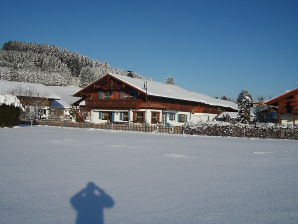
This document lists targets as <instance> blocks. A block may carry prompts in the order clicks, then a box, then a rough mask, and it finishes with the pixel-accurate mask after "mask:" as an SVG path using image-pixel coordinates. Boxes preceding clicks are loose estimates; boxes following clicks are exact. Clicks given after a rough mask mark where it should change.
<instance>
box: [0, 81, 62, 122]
mask: <svg viewBox="0 0 298 224" xmlns="http://www.w3.org/2000/svg"><path fill="white" fill-rule="evenodd" d="M0 94H10V95H14V96H16V97H17V98H18V99H19V100H20V102H21V103H22V105H23V106H24V109H25V114H26V116H29V117H34V118H47V117H49V116H50V106H51V103H52V102H53V101H55V100H59V99H60V97H59V96H58V95H57V94H56V93H54V92H53V91H51V90H50V89H49V88H47V87H46V86H45V85H42V84H37V83H26V82H14V81H6V80H0Z"/></svg>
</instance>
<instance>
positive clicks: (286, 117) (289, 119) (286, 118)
mask: <svg viewBox="0 0 298 224" xmlns="http://www.w3.org/2000/svg"><path fill="white" fill-rule="evenodd" d="M280 122H281V123H282V124H294V120H293V114H281V115H280ZM297 123H298V115H296V116H295V124H297Z"/></svg>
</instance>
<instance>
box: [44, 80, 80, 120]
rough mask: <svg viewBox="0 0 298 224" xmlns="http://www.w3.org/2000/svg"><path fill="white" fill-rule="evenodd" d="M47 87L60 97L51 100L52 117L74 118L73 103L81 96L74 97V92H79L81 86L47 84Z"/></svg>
mask: <svg viewBox="0 0 298 224" xmlns="http://www.w3.org/2000/svg"><path fill="white" fill-rule="evenodd" d="M47 88H48V89H50V90H51V91H53V92H54V93H56V94H57V95H58V96H59V97H60V99H57V100H54V101H52V102H51V105H50V107H51V117H53V118H64V119H65V118H67V119H74V115H73V114H71V112H72V111H71V109H72V107H73V103H75V102H76V101H78V100H79V99H80V98H79V97H74V96H72V94H73V93H75V92H78V91H79V90H80V89H81V88H80V87H78V86H47Z"/></svg>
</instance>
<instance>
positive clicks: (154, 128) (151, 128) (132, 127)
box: [21, 120, 183, 134]
mask: <svg viewBox="0 0 298 224" xmlns="http://www.w3.org/2000/svg"><path fill="white" fill-rule="evenodd" d="M21 124H29V125H47V126H55V127H71V128H95V129H108V130H121V131H140V132H156V133H169V134H182V133H183V129H182V127H179V126H175V127H174V126H172V127H166V126H163V125H142V124H129V125H128V124H115V123H104V124H94V123H89V122H84V123H78V122H69V121H66V120H65V121H51V120H34V121H29V120H22V121H21Z"/></svg>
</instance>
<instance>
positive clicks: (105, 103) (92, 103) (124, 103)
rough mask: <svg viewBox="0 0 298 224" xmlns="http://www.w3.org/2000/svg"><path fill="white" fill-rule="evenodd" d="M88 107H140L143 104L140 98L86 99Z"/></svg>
mask: <svg viewBox="0 0 298 224" xmlns="http://www.w3.org/2000/svg"><path fill="white" fill-rule="evenodd" d="M85 102H86V107H89V108H141V107H142V104H144V101H143V100H140V99H105V100H98V99H86V101H85Z"/></svg>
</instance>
